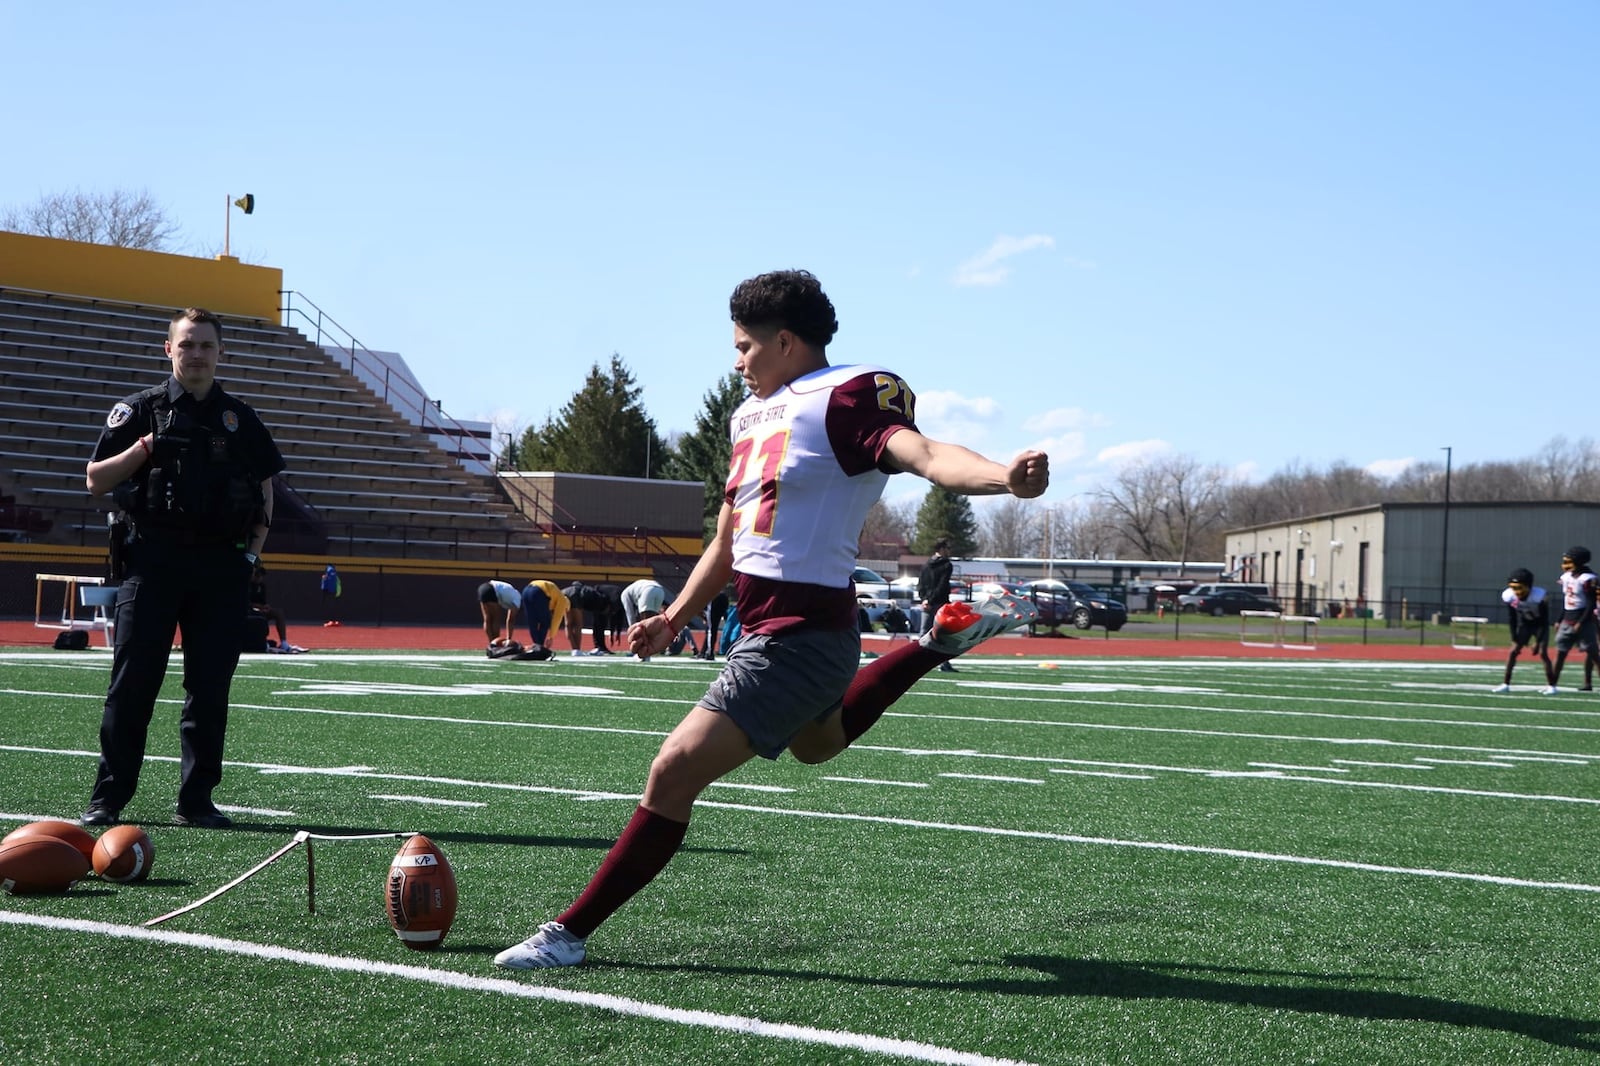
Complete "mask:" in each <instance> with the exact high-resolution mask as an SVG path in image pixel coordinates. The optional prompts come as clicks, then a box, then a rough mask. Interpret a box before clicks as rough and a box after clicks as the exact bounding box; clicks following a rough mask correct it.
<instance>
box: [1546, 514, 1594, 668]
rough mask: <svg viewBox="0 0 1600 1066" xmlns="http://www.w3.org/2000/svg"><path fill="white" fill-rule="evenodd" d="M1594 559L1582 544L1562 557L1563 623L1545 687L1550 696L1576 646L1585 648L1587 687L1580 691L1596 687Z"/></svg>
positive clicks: (1584, 659) (1560, 626) (1557, 634)
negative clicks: (1554, 659)
mask: <svg viewBox="0 0 1600 1066" xmlns="http://www.w3.org/2000/svg"><path fill="white" fill-rule="evenodd" d="M1590 558H1592V556H1591V555H1590V554H1589V549H1588V548H1585V547H1582V546H1574V547H1571V548H1568V549H1567V551H1566V554H1565V555H1563V556H1562V557H1561V624H1560V625H1559V626H1558V627H1556V663H1555V668H1554V669H1552V670H1551V671H1550V687H1549V688H1547V689H1545V690H1544V694H1545V695H1546V696H1554V695H1555V694H1556V692H1557V691H1558V690H1557V688H1556V681H1557V680H1558V679H1559V678H1560V677H1561V667H1562V666H1563V665H1564V664H1565V663H1566V661H1567V653H1568V652H1570V651H1571V650H1572V649H1573V648H1574V647H1578V648H1582V649H1583V688H1581V689H1579V691H1580V692H1588V691H1590V690H1591V689H1593V688H1594V668H1595V666H1596V664H1597V663H1600V639H1597V635H1600V634H1597V628H1596V624H1595V616H1594V610H1595V589H1596V583H1597V581H1600V579H1597V578H1596V576H1595V572H1594V571H1593V570H1591V569H1589V560H1590Z"/></svg>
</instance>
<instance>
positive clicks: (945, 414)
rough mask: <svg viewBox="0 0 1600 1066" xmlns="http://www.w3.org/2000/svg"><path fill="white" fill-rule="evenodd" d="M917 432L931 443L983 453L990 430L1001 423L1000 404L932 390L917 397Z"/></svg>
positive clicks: (956, 393)
mask: <svg viewBox="0 0 1600 1066" xmlns="http://www.w3.org/2000/svg"><path fill="white" fill-rule="evenodd" d="M916 414H917V428H918V429H919V430H921V431H922V433H923V435H924V436H927V437H932V438H933V439H934V440H949V441H956V442H959V443H961V444H964V445H966V446H967V447H968V448H971V449H973V450H974V451H979V452H981V451H983V450H984V442H985V441H986V440H987V439H988V437H989V432H990V430H991V429H992V428H993V427H994V426H996V425H998V424H1000V423H1001V421H1002V419H1001V414H1000V401H998V400H996V399H994V398H993V397H989V396H977V397H971V396H963V395H962V394H961V393H959V392H951V391H949V390H940V389H934V390H931V391H928V392H919V393H917V411H916Z"/></svg>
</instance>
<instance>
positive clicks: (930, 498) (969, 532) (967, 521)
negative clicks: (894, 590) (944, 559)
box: [911, 485, 978, 556]
mask: <svg viewBox="0 0 1600 1066" xmlns="http://www.w3.org/2000/svg"><path fill="white" fill-rule="evenodd" d="M940 537H948V538H949V540H950V554H951V555H954V556H964V555H972V554H974V553H976V552H977V550H978V518H977V516H976V515H974V514H973V513H972V501H971V500H968V499H967V498H966V497H965V496H962V495H960V494H958V493H954V492H951V491H950V490H949V489H944V488H940V487H939V486H938V485H932V486H929V488H928V494H927V495H926V496H924V497H923V498H922V506H921V507H920V508H919V509H918V510H917V527H916V531H915V532H914V533H913V534H912V538H911V550H912V551H914V552H916V553H917V554H918V555H927V554H928V553H929V552H931V551H933V542H934V541H936V540H938V539H939V538H940Z"/></svg>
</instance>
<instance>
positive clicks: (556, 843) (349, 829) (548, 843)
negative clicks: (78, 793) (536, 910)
mask: <svg viewBox="0 0 1600 1066" xmlns="http://www.w3.org/2000/svg"><path fill="white" fill-rule="evenodd" d="M144 824H146V825H148V824H149V823H148V822H147V823H144ZM172 824H173V828H178V827H177V825H176V823H172ZM301 830H305V831H306V832H308V833H311V834H314V835H316V836H333V837H341V836H369V835H373V834H378V833H390V832H394V833H396V836H395V840H396V845H395V846H396V847H399V844H398V841H399V838H400V835H401V833H402V832H403V833H412V832H416V833H422V834H423V835H425V836H426V837H427V838H428V839H429V840H431V841H433V842H434V843H435V844H438V845H440V846H441V847H442V846H444V845H446V844H452V843H453V844H503V845H508V846H510V847H515V848H597V849H599V850H600V851H608V850H610V848H611V845H613V844H615V843H616V842H617V838H616V837H553V836H529V835H523V834H518V833H459V832H456V833H435V832H430V831H428V830H426V829H407V830H403V831H398V832H397V831H395V830H391V829H388V828H385V827H382V826H370V825H298V824H297V825H282V824H278V823H274V822H234V823H233V826H232V827H231V828H229V829H207V830H202V832H207V833H258V834H260V835H262V836H275V837H283V838H285V841H287V838H289V837H292V836H294V834H295V833H297V832H299V831H301ZM617 831H618V832H621V825H620V824H619V825H618V829H617ZM335 843H337V841H335ZM680 850H681V851H683V852H686V853H699V854H704V855H746V856H747V855H749V854H750V852H749V851H747V850H746V849H744V848H691V847H684V848H682V849H680Z"/></svg>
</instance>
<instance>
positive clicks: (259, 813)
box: [217, 803, 300, 818]
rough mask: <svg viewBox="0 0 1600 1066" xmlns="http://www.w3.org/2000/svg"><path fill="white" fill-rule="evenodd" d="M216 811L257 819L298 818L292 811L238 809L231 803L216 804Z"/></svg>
mask: <svg viewBox="0 0 1600 1066" xmlns="http://www.w3.org/2000/svg"><path fill="white" fill-rule="evenodd" d="M217 810H219V811H227V812H228V813H230V814H251V815H255V816H256V817H258V818H298V817H300V816H299V815H298V814H296V813H295V812H294V811H279V810H274V809H273V808H271V807H240V806H237V805H235V804H231V803H219V804H217Z"/></svg>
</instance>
